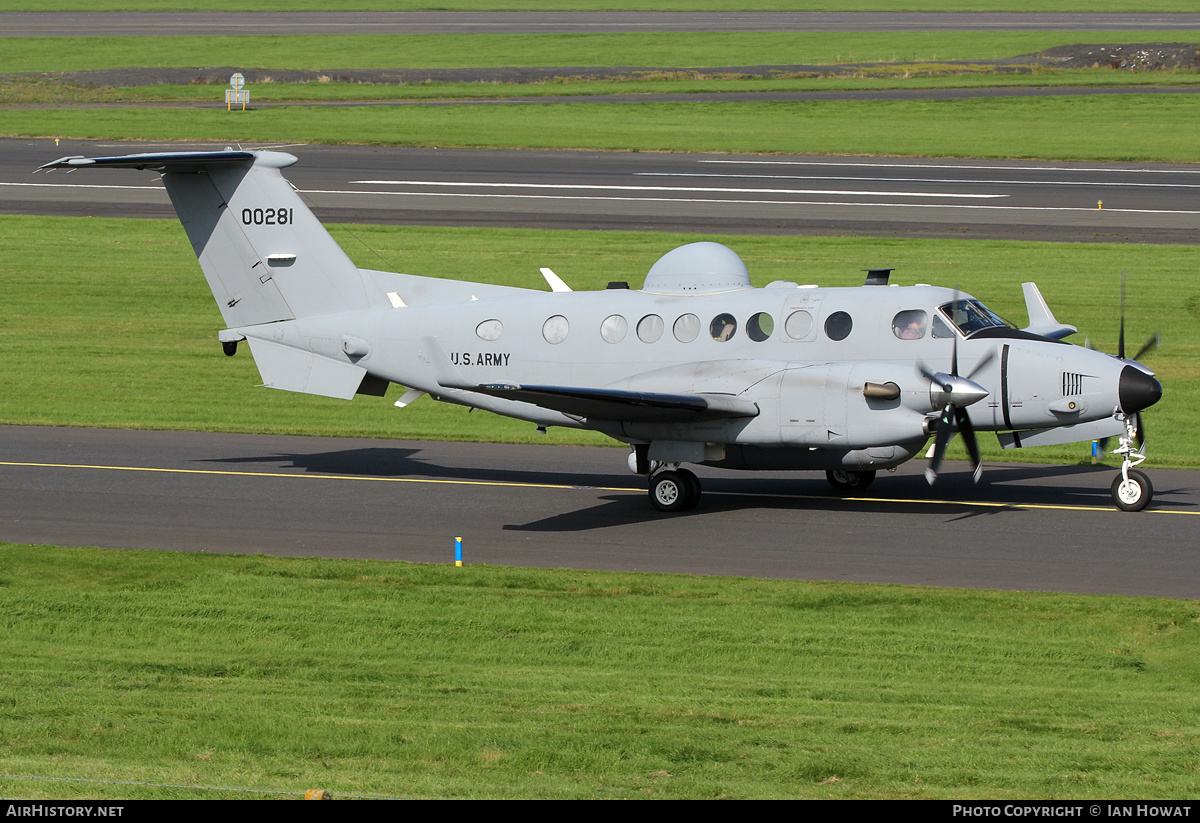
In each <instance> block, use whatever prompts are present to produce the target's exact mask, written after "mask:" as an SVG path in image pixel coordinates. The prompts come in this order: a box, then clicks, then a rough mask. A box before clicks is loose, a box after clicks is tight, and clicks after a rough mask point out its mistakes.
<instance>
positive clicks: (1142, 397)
mask: <svg viewBox="0 0 1200 823" xmlns="http://www.w3.org/2000/svg"><path fill="white" fill-rule="evenodd" d="M1117 397H1118V398H1119V399H1120V401H1121V411H1123V412H1125V413H1126V414H1133V413H1134V412H1139V411H1141V410H1142V409H1145V408H1148V407H1149V406H1153V405H1154V404H1155V403H1157V402H1158V401H1159V398H1161V397H1162V384H1161V383H1159V382H1158V381H1157V380H1155V379H1154V378H1153V377H1151V376H1150V375H1148V374H1146V373H1145V372H1144V371H1142V370H1141V369H1135V368H1134V367H1133V366H1126V367H1125V368H1123V369H1121V381H1120V384H1119V386H1118V389H1117Z"/></svg>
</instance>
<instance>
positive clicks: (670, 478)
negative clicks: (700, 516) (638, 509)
mask: <svg viewBox="0 0 1200 823" xmlns="http://www.w3.org/2000/svg"><path fill="white" fill-rule="evenodd" d="M670 465H671V466H672V468H666V469H663V470H661V471H657V472H655V473H654V474H652V475H650V505H652V506H654V508H656V509H658V510H659V511H660V512H667V513H675V512H686V511H690V510H692V509H694V508H696V504H697V503H699V502H700V478H698V477H696V475H694V474H692V473H691V472H690V471H688V470H687V469H681V468H679V464H678V463H674V464H670Z"/></svg>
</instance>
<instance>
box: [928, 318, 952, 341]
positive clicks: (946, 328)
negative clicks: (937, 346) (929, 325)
mask: <svg viewBox="0 0 1200 823" xmlns="http://www.w3.org/2000/svg"><path fill="white" fill-rule="evenodd" d="M953 336H954V330H953V329H951V328H950V324H949V323H947V322H946V321H945V320H943V319H942V318H941V317H939V316H938V315H936V314H935V315H934V316H933V339H934V340H943V339H946V338H949V337H953Z"/></svg>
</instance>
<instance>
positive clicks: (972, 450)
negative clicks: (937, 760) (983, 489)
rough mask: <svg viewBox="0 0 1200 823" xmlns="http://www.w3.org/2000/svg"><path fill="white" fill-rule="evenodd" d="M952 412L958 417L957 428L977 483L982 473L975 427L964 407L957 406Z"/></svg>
mask: <svg viewBox="0 0 1200 823" xmlns="http://www.w3.org/2000/svg"><path fill="white" fill-rule="evenodd" d="M954 414H955V417H956V418H957V419H958V430H959V433H960V434H962V439H963V445H965V446H966V447H967V454H968V455H970V457H971V469H972V477H973V478H974V480H975V482H976V483H978V482H979V478H980V477H981V476H982V475H983V462H982V461H981V460H980V459H979V442H978V441H977V440H976V439H975V427H974V426H973V425H971V418H970V417H969V416H968V415H967V410H966V409H964V408H961V407H960V408H957V409H955V410H954Z"/></svg>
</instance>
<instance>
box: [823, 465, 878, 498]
mask: <svg viewBox="0 0 1200 823" xmlns="http://www.w3.org/2000/svg"><path fill="white" fill-rule="evenodd" d="M825 479H826V480H828V481H829V485H831V486H833V488H834V489H836V490H837V491H839V492H841V493H842V494H858V493H859V492H862V491H866V489H867V487H868V486H870V485H871V484H872V483H874V482H875V472H874V471H863V472H856V471H848V470H845V469H836V470H834V471H828V472H825Z"/></svg>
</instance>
